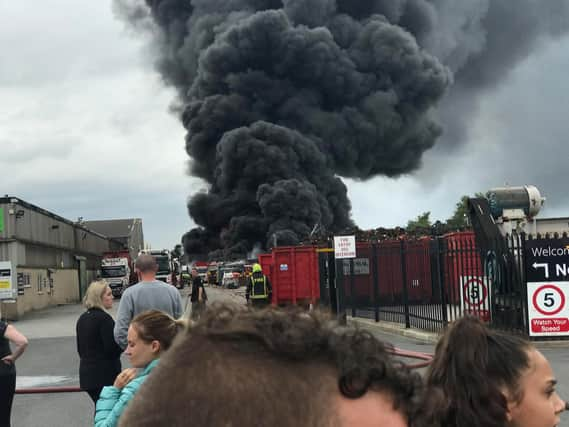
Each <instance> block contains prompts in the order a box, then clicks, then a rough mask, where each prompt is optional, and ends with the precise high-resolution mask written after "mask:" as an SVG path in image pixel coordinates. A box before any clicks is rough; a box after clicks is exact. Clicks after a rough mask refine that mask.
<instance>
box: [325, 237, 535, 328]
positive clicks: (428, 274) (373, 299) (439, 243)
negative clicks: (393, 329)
mask: <svg viewBox="0 0 569 427" xmlns="http://www.w3.org/2000/svg"><path fill="white" fill-rule="evenodd" d="M524 239H525V237H524V236H522V235H513V236H508V237H507V238H506V239H503V240H499V241H496V242H490V243H487V244H486V245H485V247H484V248H481V247H480V246H479V245H477V242H476V239H475V237H474V234H473V233H472V232H462V233H453V234H449V235H447V236H444V237H438V238H422V239H419V240H396V241H382V242H373V243H372V242H365V243H358V244H357V253H356V258H354V259H350V260H338V261H337V262H336V265H335V274H336V283H337V306H338V310H339V311H341V312H344V311H345V312H346V313H347V314H348V315H351V316H353V317H364V318H369V319H374V320H375V321H376V322H378V321H388V322H394V323H399V324H401V325H404V326H405V327H407V328H417V329H422V330H426V331H431V332H438V331H440V330H442V329H443V328H444V327H445V325H447V324H448V322H450V321H452V320H454V319H457V318H458V317H460V316H462V315H463V314H465V313H468V314H471V315H474V316H478V317H479V318H481V319H482V320H484V321H486V322H488V323H490V324H491V325H492V326H495V327H498V328H501V329H505V330H509V331H513V332H517V333H527V331H528V328H527V324H528V317H527V308H526V306H527V301H526V300H527V296H526V295H527V291H526V287H525V278H524V258H523V256H524V250H523V248H524Z"/></svg>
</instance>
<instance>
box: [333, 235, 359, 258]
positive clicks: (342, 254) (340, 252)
mask: <svg viewBox="0 0 569 427" xmlns="http://www.w3.org/2000/svg"><path fill="white" fill-rule="evenodd" d="M334 257H335V258H336V259H345V258H355V257H356V236H334Z"/></svg>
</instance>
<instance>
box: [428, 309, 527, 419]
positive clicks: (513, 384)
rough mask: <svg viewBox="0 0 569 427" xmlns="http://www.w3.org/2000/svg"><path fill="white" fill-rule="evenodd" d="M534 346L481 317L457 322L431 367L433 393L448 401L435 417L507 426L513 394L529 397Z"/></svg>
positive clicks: (429, 392) (430, 396)
mask: <svg viewBox="0 0 569 427" xmlns="http://www.w3.org/2000/svg"><path fill="white" fill-rule="evenodd" d="M532 348H533V347H532V345H531V343H530V342H529V341H527V340H525V339H524V338H522V337H519V336H514V335H510V334H507V333H505V332H501V331H498V330H493V329H490V328H488V327H487V326H486V325H485V324H484V323H482V322H481V321H480V320H479V319H477V318H475V317H472V316H467V317H464V318H461V319H459V320H457V321H456V322H454V323H453V324H452V325H451V326H449V327H448V329H447V330H446V331H445V333H444V335H443V336H442V337H441V339H440V340H439V342H438V344H437V347H436V351H435V357H434V359H433V362H432V363H431V366H430V367H429V370H428V373H427V388H428V396H429V398H430V399H433V398H434V396H437V395H438V396H440V398H441V400H442V401H444V405H443V408H442V411H441V413H440V414H438V415H435V417H440V418H442V419H443V420H444V421H443V424H442V425H444V426H448V427H456V426H460V427H503V426H505V425H506V423H507V404H508V397H509V398H510V399H514V400H515V401H520V400H521V398H522V397H523V396H522V390H521V389H520V384H519V382H520V378H521V376H522V375H523V373H524V372H525V371H526V370H527V369H529V367H530V361H529V353H528V351H529V350H531V349H532ZM503 390H507V392H508V396H505V395H504V393H503ZM431 405H432V403H431ZM433 409H436V408H433Z"/></svg>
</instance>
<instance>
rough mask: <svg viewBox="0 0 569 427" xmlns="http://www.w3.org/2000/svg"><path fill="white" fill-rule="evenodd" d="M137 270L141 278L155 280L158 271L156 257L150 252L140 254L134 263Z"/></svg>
mask: <svg viewBox="0 0 569 427" xmlns="http://www.w3.org/2000/svg"><path fill="white" fill-rule="evenodd" d="M134 268H135V270H136V272H137V273H138V274H139V275H140V278H141V280H153V278H154V277H156V271H158V264H157V263H156V259H155V258H154V257H153V256H152V255H150V254H140V255H139V256H138V258H136V261H135V263H134Z"/></svg>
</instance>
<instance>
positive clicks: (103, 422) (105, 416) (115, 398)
mask: <svg viewBox="0 0 569 427" xmlns="http://www.w3.org/2000/svg"><path fill="white" fill-rule="evenodd" d="M158 360H159V359H155V360H153V361H152V362H150V363H149V364H148V366H147V367H146V368H145V369H144V371H142V373H141V374H140V375H138V376H137V377H136V378H134V379H133V380H132V381H130V382H129V383H128V384H127V385H126V386H125V387H123V388H122V389H118V388H116V387H115V386H107V387H103V390H102V391H101V396H100V397H99V400H97V406H96V412H95V427H114V426H117V425H118V423H119V418H120V416H121V414H122V413H123V412H124V410H125V408H126V406H127V405H128V402H130V400H131V399H132V398H133V396H134V395H135V394H136V392H137V391H138V389H139V388H140V386H141V384H142V383H143V382H144V381H145V380H146V378H148V374H150V372H151V371H152V369H154V367H155V366H156V365H157V364H158Z"/></svg>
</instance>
